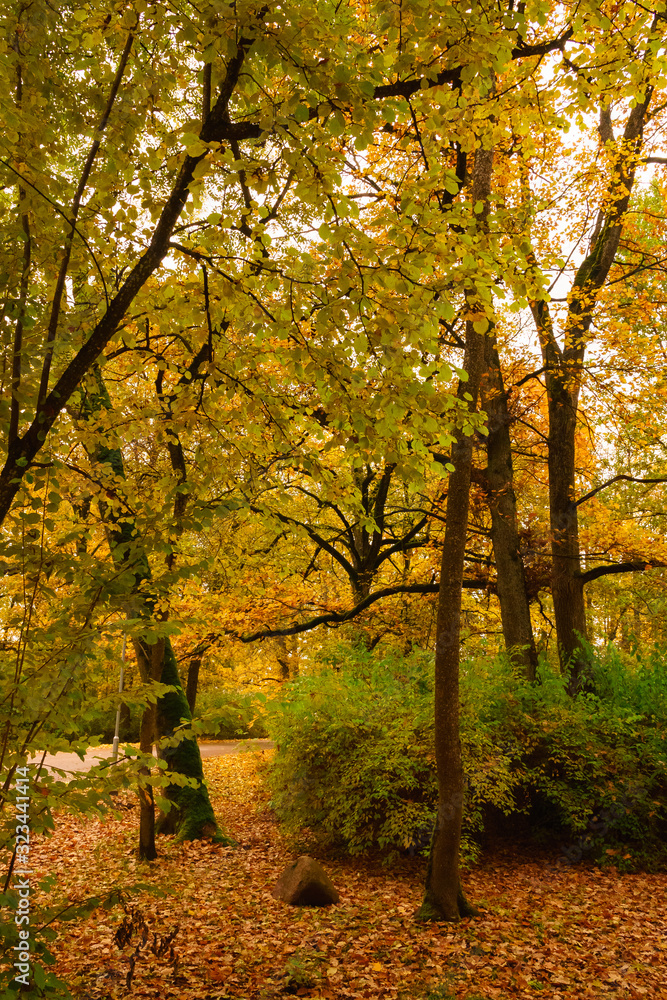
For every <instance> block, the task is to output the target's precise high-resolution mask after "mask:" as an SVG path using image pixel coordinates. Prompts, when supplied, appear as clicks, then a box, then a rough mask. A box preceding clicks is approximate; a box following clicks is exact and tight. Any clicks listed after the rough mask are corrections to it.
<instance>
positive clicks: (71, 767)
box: [31, 740, 274, 774]
mask: <svg viewBox="0 0 667 1000" xmlns="http://www.w3.org/2000/svg"><path fill="white" fill-rule="evenodd" d="M273 746H274V743H273V742H272V741H271V740H227V741H226V742H224V743H215V742H213V741H211V740H203V741H202V742H201V743H200V744H199V750H200V752H201V755H202V757H222V756H225V755H226V754H230V753H238V752H239V751H240V750H243V751H244V752H246V753H247V752H252V751H254V750H269V749H271V747H273ZM120 749H121V752H122V745H121V748H120ZM111 754H112V749H111V747H109V746H105V747H95V748H93V749H91V750H88V751H87V753H86V757H85V760H81V758H80V757H79V755H78V754H76V753H67V751H62V752H60V753H49V754H47V755H46V757H45V758H44V767H48V768H49V769H50V768H53V767H57V768H62V770H63V771H67V772H68V773H69V774H77V773H80V772H82V771H89V770H90V768H91V767H93V766H94V765H95V764H97V763H99V762H100V761H103V760H109V758H110V757H111ZM41 759H42V758H41V755H39V756H36V757H33V758H32V761H31V763H33V764H39V763H40V761H41Z"/></svg>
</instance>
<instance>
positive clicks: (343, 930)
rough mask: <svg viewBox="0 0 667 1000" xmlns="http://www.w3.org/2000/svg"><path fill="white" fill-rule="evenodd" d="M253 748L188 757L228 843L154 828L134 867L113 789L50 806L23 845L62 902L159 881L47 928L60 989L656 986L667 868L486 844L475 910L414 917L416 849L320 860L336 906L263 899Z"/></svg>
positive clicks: (99, 993) (100, 993) (271, 855)
mask: <svg viewBox="0 0 667 1000" xmlns="http://www.w3.org/2000/svg"><path fill="white" fill-rule="evenodd" d="M270 753H271V751H262V752H255V753H241V754H236V755H233V756H231V755H230V756H223V757H213V758H209V759H207V760H205V761H204V769H205V772H206V777H207V780H208V782H209V789H210V791H211V798H212V800H213V803H214V806H215V809H216V814H217V815H218V817H219V820H220V822H221V824H222V825H223V826H224V828H225V829H226V830H227V831H228V832H229V833H230V834H231V835H232V836H233V837H234V838H235V839H236V841H237V846H236V847H222V846H219V845H215V844H211V843H208V842H197V843H187V844H177V843H175V842H174V840H173V838H163V839H160V841H159V851H160V856H159V858H158V859H157V860H156V861H154V862H153V863H152V864H150V865H149V864H146V863H139V862H138V861H137V860H136V853H135V848H136V842H137V827H138V809H137V808H136V807H135V806H134V803H133V801H132V799H131V798H130V797H129V795H128V798H127V803H126V804H127V806H128V808H125V809H123V810H122V811H121V814H120V816H119V818H113V817H112V816H107V817H104V818H102V819H100V820H99V821H98V820H90V819H88V820H87V821H84V820H81V819H78V818H75V817H72V816H69V815H60V816H59V817H57V826H56V831H55V833H54V835H53V836H51V837H49V838H45V839H41V840H39V841H38V842H37V843H36V844H35V845H34V846H33V850H32V852H31V862H32V863H33V867H34V869H35V875H37V874H38V873H41V874H49V873H52V874H54V875H56V876H57V879H58V883H59V885H60V887H61V889H62V891H63V893H65V892H66V893H67V895H68V896H69V898H70V899H71V898H78V899H81V900H84V899H85V898H87V897H88V896H90V895H91V893H101V892H103V891H106V890H108V889H110V888H111V887H113V886H122V887H128V888H129V887H131V886H132V885H133V884H137V883H143V885H144V886H145V885H146V884H148V883H150V884H151V885H152V886H154V887H156V888H159V889H160V890H162V892H163V894H162V895H161V896H155V895H152V894H151V893H148V892H145V891H138V892H135V893H133V894H132V896H131V898H130V900H129V902H128V904H126V913H124V912H123V909H122V908H121V907H116V908H115V909H111V910H108V911H105V910H96V911H95V912H93V913H92V915H91V916H89V917H88V918H86V919H83V920H79V921H76V922H75V921H72V922H70V923H63V924H61V925H60V936H59V938H58V941H57V942H56V944H55V949H54V950H55V953H56V956H57V961H56V965H55V966H54V969H53V971H55V972H56V974H58V975H60V976H61V977H62V978H63V979H65V980H66V981H67V982H68V983H69V984H70V988H71V990H72V993H73V995H74V996H75V997H78V998H85V1000H111V998H121V997H123V998H125V997H136V998H154V1000H168V998H179V1000H223V998H225V1000H227V998H228V1000H232V998H233V1000H274V998H279V997H280V998H282V997H287V996H290V995H292V996H302V997H310V998H316V997H317V998H322V1000H325V998H326V1000H348V998H390V1000H394V998H395V1000H450V998H457V1000H458V998H467V1000H473V998H475V1000H481V998H518V997H521V998H528V997H531V998H533V997H550V998H553V1000H570V998H572V1000H574V998H577V1000H581V998H589V997H590V998H593V997H595V998H618V1000H620V998H623V1000H625V998H630V1000H632V998H635V997H637V998H639V997H646V998H648V1000H657V998H667V918H666V916H665V899H666V897H667V875H619V874H617V873H616V872H615V870H613V869H605V870H599V869H594V868H591V867H584V866H582V865H576V866H568V865H563V864H561V863H560V862H558V860H557V858H556V857H555V856H550V857H549V856H547V855H545V856H543V857H540V856H538V855H537V854H533V855H531V856H526V855H523V856H521V855H518V854H516V853H515V854H510V853H508V852H500V853H496V854H494V855H492V856H490V857H488V858H486V860H484V861H483V862H482V863H481V864H480V865H478V866H475V867H474V868H472V869H469V870H466V871H465V872H464V877H463V881H464V886H465V889H466V892H467V894H468V897H469V899H470V900H471V901H473V902H474V903H475V904H476V905H477V906H478V907H480V908H481V909H482V915H481V916H479V917H477V918H474V919H471V920H464V921H462V922H461V923H460V924H459V925H456V926H452V925H449V924H420V923H417V922H415V920H414V913H415V910H416V909H417V907H418V906H419V904H420V902H421V897H422V889H423V880H424V863H423V861H421V860H419V859H405V860H402V861H399V862H398V864H396V865H394V866H391V867H389V866H386V867H383V866H382V865H381V864H380V863H376V862H370V861H368V860H364V859H360V858H355V859H345V860H340V859H335V858H332V857H327V858H320V860H321V861H322V863H323V864H324V866H325V868H326V870H327V872H328V873H329V875H330V876H331V878H332V880H333V882H334V884H335V885H336V887H337V889H338V890H339V892H340V895H341V902H340V904H339V905H337V906H333V907H329V908H327V909H314V908H294V907H290V906H288V905H287V904H285V903H282V902H278V901H277V900H275V899H274V898H273V897H272V895H271V889H272V888H273V886H274V885H275V883H276V881H277V879H278V876H279V875H280V873H281V872H282V870H283V869H284V868H285V866H286V865H287V864H289V863H290V862H291V861H293V860H294V857H295V854H294V851H293V850H291V849H290V846H289V845H288V843H287V842H286V841H285V840H284V838H283V837H282V835H281V834H280V831H279V829H278V827H277V825H276V822H275V819H274V817H273V815H272V813H271V811H270V810H269V808H268V800H267V795H266V793H265V792H264V790H263V789H262V785H261V769H262V767H263V766H265V763H266V760H267V759H268V757H269V755H270ZM53 892H54V890H52V891H51V893H52V901H53ZM121 921H124V924H123V926H124V928H125V932H126V933H125V936H126V938H127V941H126V943H125V944H124V947H123V948H121V947H120V946H119V944H118V943H117V940H118V938H117V932H118V930H119V926H120V925H121ZM144 928H147V929H148V931H149V933H148V935H144V934H143V931H144ZM176 928H177V929H176ZM174 931H175V933H174V935H173V938H172V939H171V940H170V939H169V935H171V934H172V932H174ZM142 941H143V943H142ZM128 982H129V986H128Z"/></svg>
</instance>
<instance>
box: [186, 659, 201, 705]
mask: <svg viewBox="0 0 667 1000" xmlns="http://www.w3.org/2000/svg"><path fill="white" fill-rule="evenodd" d="M201 660H202V658H201V656H193V658H192V659H191V660H190V662H189V663H188V679H187V681H186V683H185V696H186V698H187V701H188V707H189V709H190V715H194V714H195V705H196V703H197V690H198V688H199V670H200V668H201Z"/></svg>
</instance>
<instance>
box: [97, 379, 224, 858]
mask: <svg viewBox="0 0 667 1000" xmlns="http://www.w3.org/2000/svg"><path fill="white" fill-rule="evenodd" d="M94 374H95V379H96V386H95V390H94V391H93V392H89V393H88V396H87V398H86V402H85V405H84V415H85V416H86V417H87V418H88V419H90V418H91V417H94V416H95V414H96V413H99V412H100V411H101V410H102V409H111V400H110V398H109V394H108V392H107V389H106V386H105V384H104V381H103V379H102V373H101V371H100V369H99V367H96V369H95V372H94ZM91 460H92V461H93V462H94V463H97V464H109V465H110V466H111V468H112V470H113V472H114V475H115V476H116V477H117V478H119V479H124V478H125V469H124V466H123V456H122V454H121V451H120V448H118V447H108V446H106V445H98V446H97V448H96V449H95V451H94V454H91ZM102 515H103V517H104V520H105V522H106V527H107V533H108V538H109V545H110V548H111V554H112V558H113V559H114V561H115V562H116V563H117V565H119V566H122V565H125V566H127V568H131V571H132V574H133V578H134V584H133V587H132V593H131V594H128V598H130V599H131V601H132V612H133V614H134V615H135V616H136V617H138V618H145V619H146V621H147V622H148V621H149V620H151V619H152V618H153V617H154V611H155V602H154V599H153V598H152V597H151V595H150V593H149V592H148V593H147V592H146V591H145V589H144V588H142V584H145V583H146V582H147V581H150V579H151V571H150V565H149V562H148V557H147V554H146V551H145V549H144V547H143V545H142V543H141V540H140V538H139V537H138V534H137V530H136V526H135V525H134V523H133V522H132V521H129V520H127V519H121V518H120V517H119V516H117V515H116V514H115V513H114V510H113V509H112V508H111V507H110V506H107V507H104V506H103V505H102ZM134 648H135V652H136V655H137V662H138V664H139V670H140V673H141V677H142V680H143V681H144V683H148V682H150V681H151V680H155V679H157V680H159V681H160V682H161V683H162V684H168V685H171V686H172V687H173V688H174V689H175V690H174V691H171V692H169V693H168V694H166V695H164V696H163V697H161V698H160V699H159V700H158V703H157V709H156V712H155V731H154V737H153V738H154V739H155V740H159V739H160V738H163V737H171V736H173V735H174V732H175V730H176V729H177V728H178V727H180V726H181V725H182V724H185V726H186V727H187V724H188V723H191V722H192V714H191V712H190V707H189V705H188V701H187V698H186V696H185V693H184V691H183V687H182V685H181V680H180V677H179V673H178V665H177V663H176V657H175V655H174V651H173V648H172V645H171V642H170V640H169V638H168V637H167V638H164V639H159V640H157V641H156V643H153V644H149V643H147V642H145V641H143V640H141V639H138V640H136V641H135V642H134ZM158 651H159V656H158V659H157V660H156V659H155V657H156V655H158ZM151 743H152V741H151ZM164 758H165V759H166V761H167V764H168V770H169V771H171V772H173V773H178V774H181V775H184V776H185V777H187V778H194V779H195V780H196V781H197V782H198V784H197V786H196V787H189V786H180V785H176V784H171V785H169V786H168V787H167V790H166V793H165V797H166V798H167V799H168V800H169V801H170V802H171V803H172V808H171V809H170V811H169V812H168V813H167V814H165V815H164V816H163V817H161V819H160V821H159V823H158V826H157V832H158V833H167V832H170V833H175V834H176V835H177V837H178V838H179V839H181V840H195V839H197V838H199V837H210V836H213V837H215V838H216V839H219V840H222V841H225V842H228V838H227V837H225V835H224V834H222V833H221V831H220V830H219V828H218V825H217V823H216V819H215V814H214V812H213V807H212V806H211V802H210V799H209V795H208V790H207V788H206V784H205V782H204V772H203V768H202V760H201V753H200V751H199V746H198V745H197V741H196V738H195V737H194V736H193V735H189V736H188V735H187V732H186V734H185V735H184V736H183V738H182V739H181V740H180V742H179V743H178V744H177V745H176V746H174V747H168V748H166V749H165V751H164Z"/></svg>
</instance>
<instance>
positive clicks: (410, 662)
mask: <svg viewBox="0 0 667 1000" xmlns="http://www.w3.org/2000/svg"><path fill="white" fill-rule="evenodd" d="M609 663H611V667H609V666H608V664H609ZM593 666H594V669H595V671H596V673H597V675H599V676H600V677H601V678H603V679H604V678H607V680H606V683H607V688H602V686H601V690H604V691H605V697H604V698H603V697H600V696H596V697H594V696H592V695H583V696H580V697H578V698H577V699H575V700H574V701H572V700H571V699H570V698H569V696H568V695H567V692H566V690H565V685H564V683H563V680H562V678H561V677H560V676H559V675H557V674H555V673H553V672H552V671H551V670H550V669H549V668H548V667H547V666H546V664H542V665H541V669H540V675H539V683H538V684H528V683H527V682H525V681H523V680H522V679H520V678H519V677H517V676H516V675H515V672H514V670H513V668H512V666H511V664H509V662H508V661H507V660H506V659H505V658H502V657H501V658H498V659H496V660H479V661H473V662H469V663H466V664H465V665H464V666H463V668H462V671H461V744H462V753H463V761H464V771H465V777H466V805H465V811H464V825H463V845H462V846H463V856H464V858H466V859H468V860H469V859H471V858H473V857H474V856H475V854H476V853H477V851H478V850H479V844H480V842H481V839H482V835H483V833H484V829H485V824H487V823H488V821H489V817H490V816H492V815H494V811H495V815H497V810H500V811H501V812H502V813H504V814H505V815H506V816H511V815H516V814H518V813H523V814H525V815H526V816H527V818H528V822H529V823H530V827H531V829H532V831H533V832H534V833H535V834H536V835H539V834H540V832H542V833H544V831H548V832H549V833H550V835H551V836H552V837H553V836H554V835H555V836H557V837H558V838H559V839H560V841H561V843H562V844H563V847H564V849H565V850H566V851H567V850H570V851H571V852H574V853H577V852H579V855H580V856H581V854H583V853H588V854H589V855H590V856H592V857H597V858H598V859H599V860H603V859H605V858H613V859H614V860H615V861H617V862H618V861H619V860H625V861H626V862H627V861H632V857H630V858H624V855H626V854H628V851H630V853H631V855H632V856H633V857H634V858H635V859H637V858H639V860H642V861H643V862H644V863H654V862H655V860H656V858H659V856H660V845H661V841H662V840H663V839H664V834H665V832H666V830H667V808H666V798H667V795H666V793H667V736H666V735H665V734H666V733H667V726H665V712H664V708H660V707H659V706H661V705H663V706H664V705H665V704H666V702H665V701H663V700H661V698H660V697H657V696H656V699H655V703H654V706H653V707H656V708H657V710H658V712H659V715H656V714H655V713H654V714H652V715H650V716H647V715H642V714H639V713H637V712H636V711H635V710H634V708H633V707H632V706H637V705H638V704H639V702H638V699H639V698H640V697H642V698H643V697H645V696H646V694H645V693H646V692H647V691H649V690H652V691H654V692H656V693H657V695H660V692H661V691H663V690H664V688H663V687H661V680H660V675H658V678H657V679H656V677H655V676H652V677H651V678H649V677H646V676H644V675H640V680H639V681H636V680H635V681H632V682H631V683H629V684H626V686H625V687H624V688H623V689H622V690H623V692H624V693H623V696H622V697H621V694H620V693H619V692H620V690H621V688H620V686H619V677H618V674H619V667H618V662H617V660H614V659H613V657H612V658H611V659H610V655H608V654H605V656H604V657H601V658H599V659H598V660H596V661H595V663H594V665H593ZM605 670H607V671H608V673H605ZM614 671H616V673H614ZM662 678H663V680H664V674H663V675H662ZM614 692H615V693H614ZM633 699H634V700H633ZM432 704H433V667H432V659H431V657H430V656H428V655H426V654H423V653H417V654H413V655H411V656H409V657H407V658H406V657H402V656H401V655H400V654H398V653H391V652H389V653H384V654H383V655H382V656H381V658H380V657H375V656H373V654H371V653H368V652H367V651H364V650H360V649H359V648H358V647H351V648H346V647H342V648H340V649H338V650H333V651H331V650H330V651H329V652H328V654H327V662H326V664H325V665H323V666H322V669H321V670H320V672H319V673H318V674H317V675H315V676H310V677H302V678H299V679H297V680H295V681H292V682H291V683H290V684H288V685H286V686H285V688H284V689H283V692H282V697H281V699H280V700H279V701H278V702H275V703H274V704H273V708H272V712H271V715H270V717H269V731H270V733H271V735H272V737H273V738H274V739H275V740H276V743H277V745H278V751H277V754H276V758H275V761H274V765H273V768H272V770H271V772H270V777H269V783H270V787H271V792H272V802H273V806H274V808H275V810H276V812H277V814H278V816H279V817H280V819H281V820H282V821H283V823H284V825H285V827H286V829H287V830H288V831H290V832H291V833H293V834H296V833H298V832H299V831H301V830H303V829H304V828H307V829H308V831H309V833H310V835H311V836H313V837H314V838H316V839H317V840H318V841H319V842H320V843H321V844H322V845H327V846H337V847H340V848H342V849H343V850H345V851H347V852H349V853H352V854H354V853H358V852H361V851H367V850H371V849H378V848H379V849H394V850H396V849H402V850H408V851H410V852H415V851H416V850H421V851H424V850H425V849H427V848H428V844H429V840H430V831H431V830H432V826H433V822H434V817H435V806H436V802H437V782H436V771H435V756H434V742H433V717H432V713H433V708H432ZM651 859H653V862H651Z"/></svg>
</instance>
